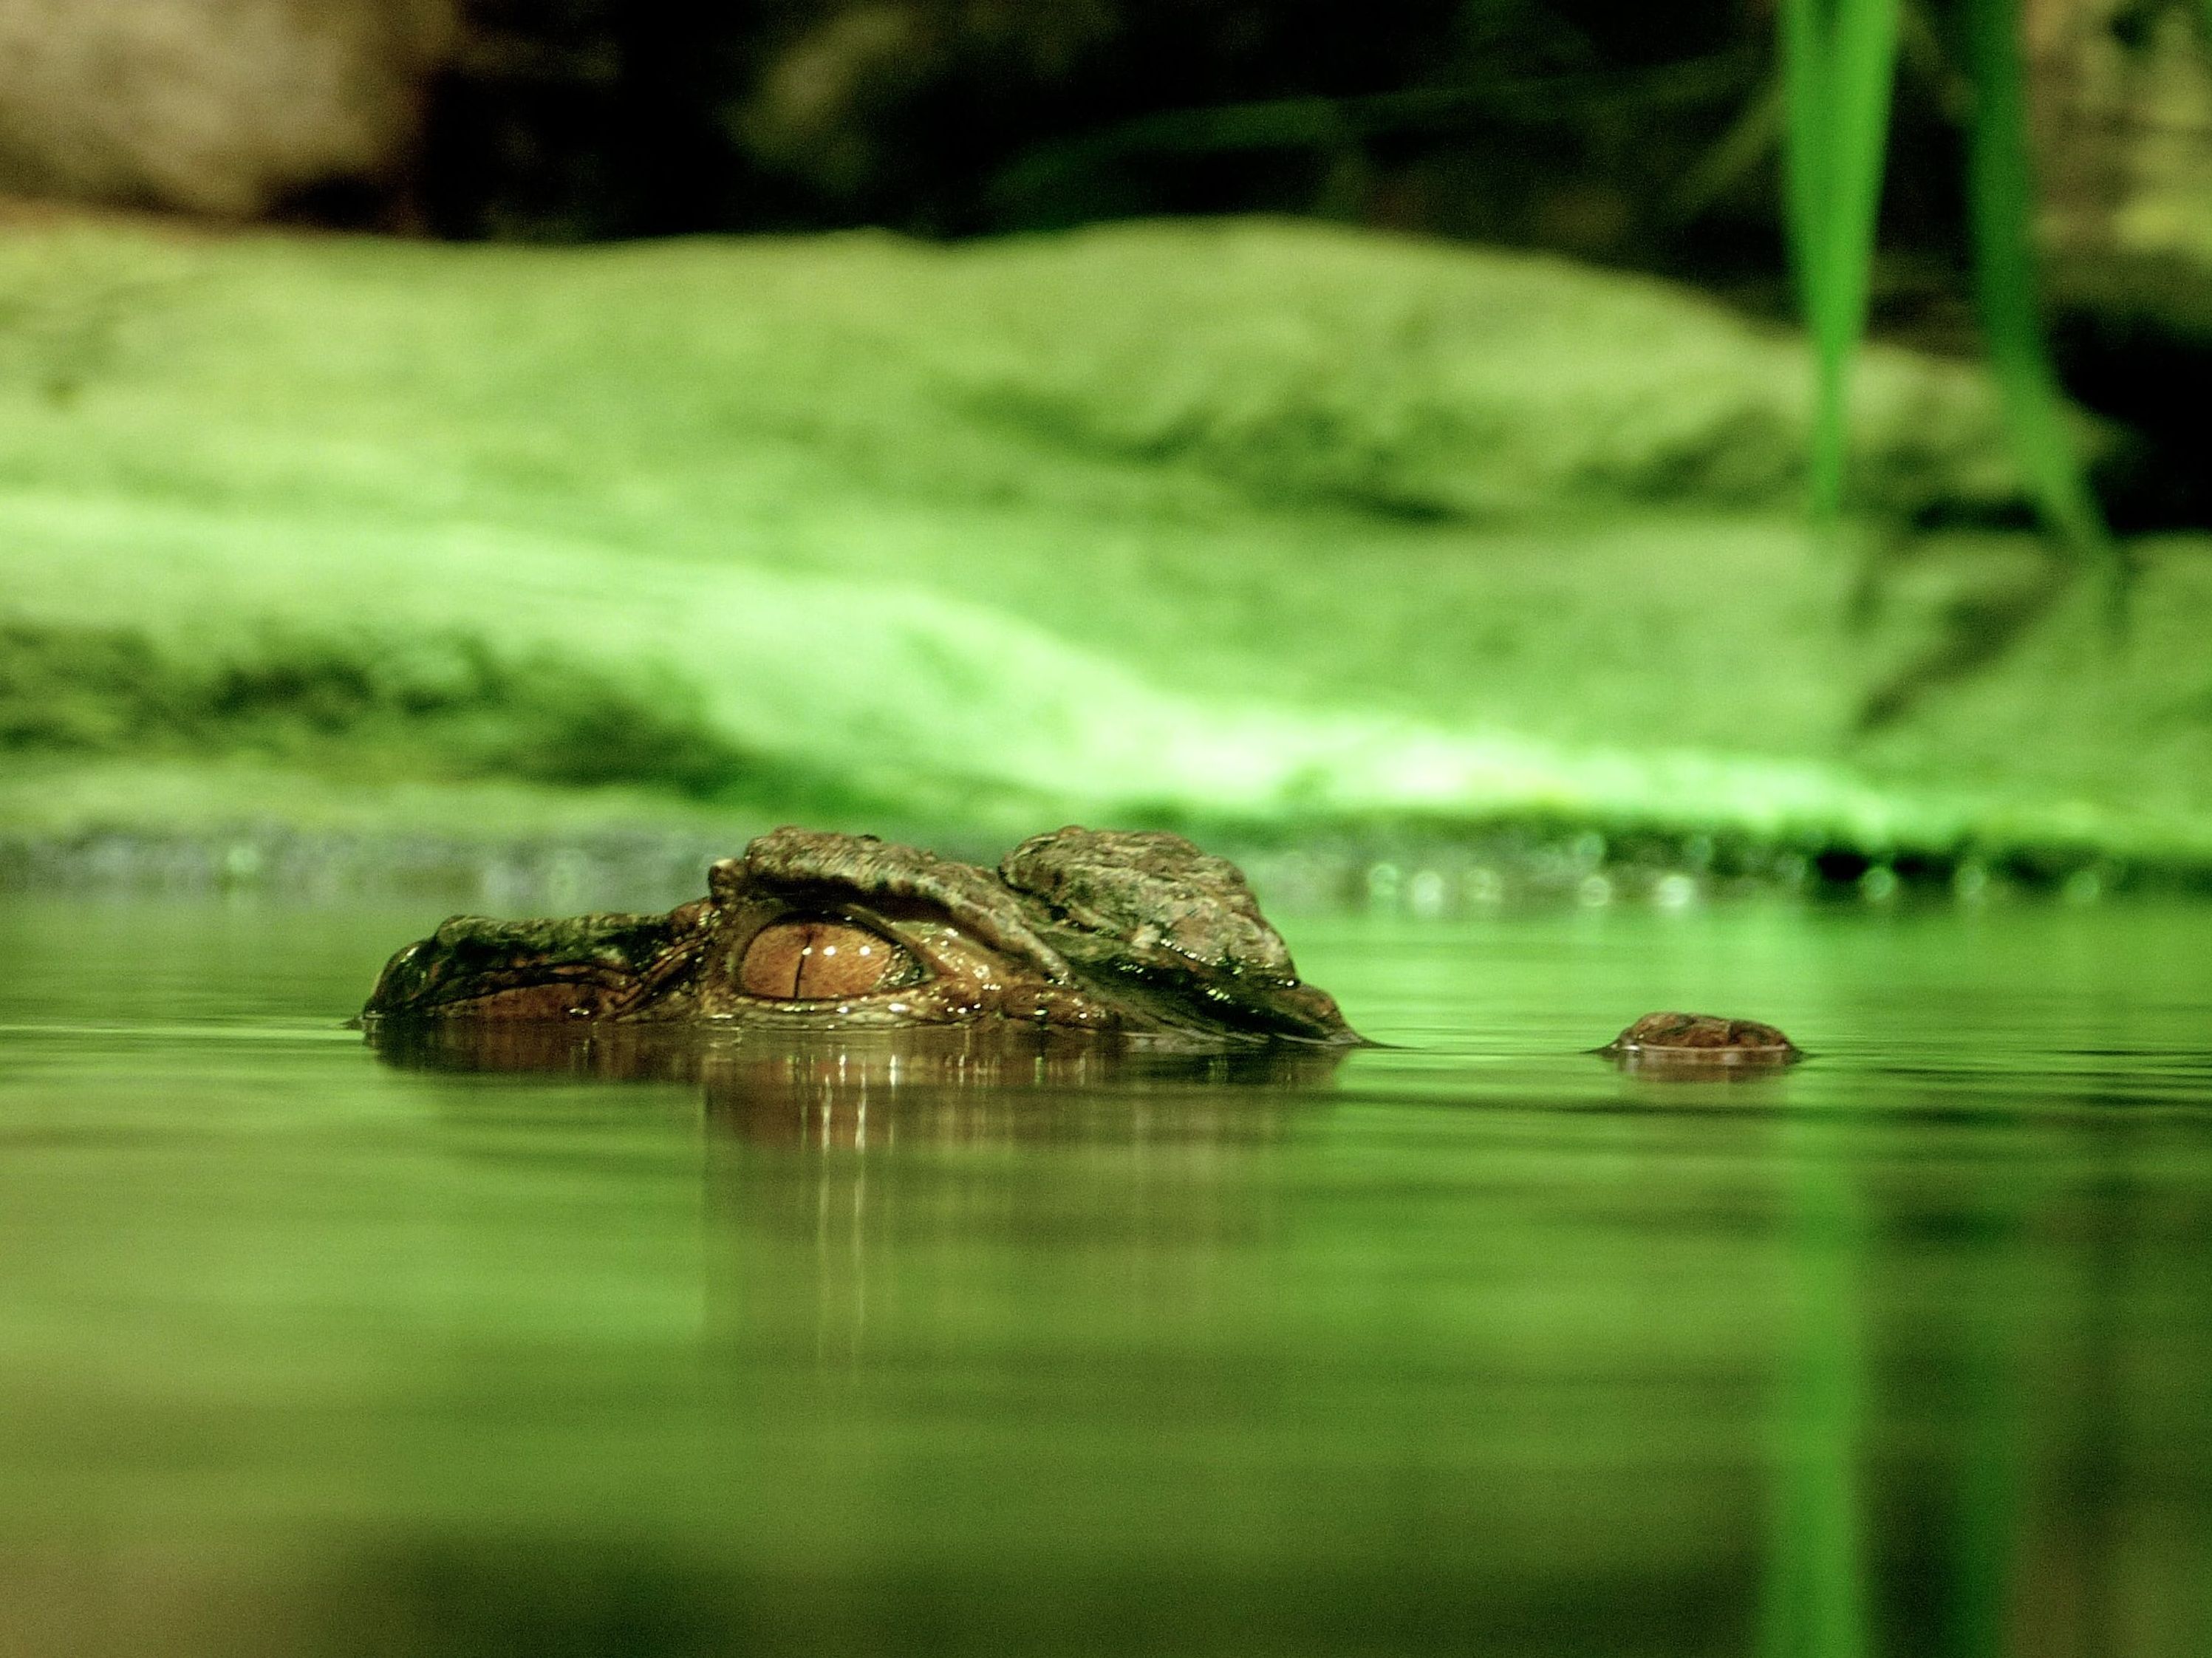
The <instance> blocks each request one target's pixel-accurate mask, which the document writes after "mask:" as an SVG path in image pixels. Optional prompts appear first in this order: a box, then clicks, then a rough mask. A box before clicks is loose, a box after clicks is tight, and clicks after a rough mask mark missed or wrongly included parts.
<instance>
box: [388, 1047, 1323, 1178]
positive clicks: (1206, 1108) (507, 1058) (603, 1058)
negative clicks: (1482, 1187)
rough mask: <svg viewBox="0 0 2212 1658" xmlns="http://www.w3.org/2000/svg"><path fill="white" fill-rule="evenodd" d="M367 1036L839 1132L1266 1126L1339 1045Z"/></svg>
mask: <svg viewBox="0 0 2212 1658" xmlns="http://www.w3.org/2000/svg"><path fill="white" fill-rule="evenodd" d="M370 1040H371V1041H372V1042H374V1045H375V1047H376V1050H377V1053H378V1055H379V1057H380V1058H381V1059H383V1060H385V1061H386V1063H388V1064H391V1065H394V1066H399V1067H400V1068H402V1069H404V1070H410V1071H426V1072H535V1073H539V1074H555V1075H559V1076H563V1077H570V1078H588V1079H591V1080H592V1081H623V1082H652V1083H676V1084H696V1086H697V1087H698V1089H699V1090H700V1094H701V1096H702V1100H703V1102H704V1104H705V1107H706V1113H707V1118H708V1121H710V1122H712V1123H714V1124H715V1125H716V1126H717V1127H720V1128H721V1129H723V1130H725V1131H726V1132H728V1133H731V1134H732V1135H733V1136H735V1137H736V1138H737V1139H741V1140H745V1141H750V1142H756V1143H768V1144H787V1145H800V1144H804V1145H815V1146H821V1147H830V1146H846V1147H850V1148H860V1147H866V1146H872V1145H874V1146H882V1147H885V1148H888V1147H890V1146H891V1145H896V1144H907V1143H921V1144H927V1143H932V1142H938V1143H944V1142H963V1143H964V1142H992V1143H1007V1142H1013V1141H1019V1140H1030V1139H1041V1140H1059V1139H1109V1140H1110V1139H1125V1138H1128V1137H1130V1136H1133V1135H1134V1136H1136V1137H1139V1138H1143V1139H1162V1140H1176V1141H1181V1142H1190V1141H1200V1142H1206V1143H1239V1142H1247V1141H1253V1140H1266V1139H1273V1138H1274V1137H1275V1136H1276V1135H1277V1134H1278V1133H1279V1132H1280V1130H1281V1127H1282V1126H1283V1124H1284V1121H1285V1114H1286V1112H1287V1111H1288V1110H1289V1109H1290V1106H1291V1101H1292V1100H1293V1099H1294V1098H1295V1097H1296V1096H1314V1095H1316V1094H1319V1093H1322V1092H1324V1091H1325V1090H1327V1089H1328V1086H1329V1084H1330V1082H1331V1080H1332V1079H1333V1078H1334V1075H1335V1072H1336V1068H1337V1066H1338V1064H1339V1063H1340V1061H1341V1060H1342V1059H1343V1057H1344V1051H1345V1050H1344V1048H1343V1047H1342V1046H1341V1045H1336V1046H1330V1045H1327V1044H1322V1043H1316V1042H1270V1043H1266V1044H1251V1043H1245V1044H1238V1045H1236V1046H1225V1045H1218V1044H1217V1045H1212V1046H1209V1047H1205V1048H1193V1047H1188V1046H1168V1047H1162V1046H1160V1045H1158V1044H1152V1043H1132V1042H1120V1041H1116V1040H1115V1039H1114V1038H1112V1037H1110V1036H1109V1037H1101V1036H1097V1035H1091V1034H1090V1033H1087V1032H1084V1031H1078V1030H1035V1029H1029V1028H1027V1027H1025V1026H1022V1025H1015V1024H1006V1023H987V1024H967V1025H951V1026H941V1027H939V1028H936V1029H921V1030H883V1031H862V1032H858V1033H855V1032H851V1031H840V1030H836V1029H831V1030H825V1031H819V1032H817V1031H807V1030H797V1031H791V1030H776V1031H759V1030H754V1029H747V1028H744V1027H742V1026H740V1027H738V1028H737V1029H723V1028H718V1027H714V1026H704V1027H702V1026H699V1025H686V1024H673V1023H658V1024H656V1023H648V1022H644V1021H640V1022H636V1023H623V1024H615V1025H606V1024H598V1023H583V1022H578V1023H566V1022H556V1021H552V1020H543V1019H446V1020H435V1021H415V1022H393V1023H380V1024H378V1025H376V1026H374V1027H373V1028H372V1029H371V1033H370ZM1162 1106H1169V1107H1171V1108H1169V1109H1158V1107H1162Z"/></svg>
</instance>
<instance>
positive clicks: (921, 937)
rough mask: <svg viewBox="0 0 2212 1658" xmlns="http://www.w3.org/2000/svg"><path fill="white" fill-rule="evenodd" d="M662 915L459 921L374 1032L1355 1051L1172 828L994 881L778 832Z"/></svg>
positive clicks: (852, 843)
mask: <svg viewBox="0 0 2212 1658" xmlns="http://www.w3.org/2000/svg"><path fill="white" fill-rule="evenodd" d="M707 884H708V896H706V897H705V898H702V899H697V900H695V901H694V902H690V903H688V904H684V905H682V906H681V907H679V908H676V909H674V910H671V911H670V912H669V913H668V914H665V915H584V916H579V917H576V918H574V919H573V920H556V921H491V920H484V919H483V918H482V917H478V916H456V917H455V918H453V920H449V921H447V923H446V924H445V925H444V926H441V927H440V928H439V929H438V930H437V932H435V933H433V934H432V935H431V936H430V937H429V938H425V939H423V940H422V941H421V942H420V943H418V944H410V945H409V946H408V947H407V948H406V949H404V950H401V951H400V952H399V953H398V955H397V956H395V957H392V960H391V962H390V963H388V964H387V965H386V968H385V969H384V973H383V975H382V976H381V977H380V979H378V981H377V983H376V988H375V990H374V993H372V994H371V995H370V997H369V999H368V1005H367V1006H366V1007H365V1008H363V1009H362V1021H363V1023H366V1024H368V1025H369V1026H370V1027H371V1028H374V1027H376V1026H377V1025H379V1024H380V1023H386V1022H390V1023H416V1022H422V1021H438V1022H445V1021H454V1020H465V1021H489V1020H496V1021H514V1020H527V1021H543V1020H555V1021H568V1020H592V1021H608V1020H612V1021H623V1022H645V1021H695V1022H701V1023H712V1024H718V1025H739V1026H765V1027H770V1028H775V1029H784V1030H793V1031H795V1030H807V1029H816V1030H821V1029H828V1030H841V1031H860V1030H870V1029H875V1030H882V1029H908V1028H913V1027H918V1026H932V1025H937V1026H942V1025H972V1024H980V1023H1006V1022H1011V1023H1018V1024H1021V1025H1026V1026H1033V1027H1042V1028H1046V1029H1085V1030H1097V1031H1118V1032H1125V1033H1136V1034H1149V1035H1160V1036H1164V1037H1168V1038H1171V1039H1182V1040H1183V1041H1186V1042H1192V1041H1195V1042H1204V1043H1224V1042H1228V1043H1250V1042H1274V1041H1291V1042H1319V1043H1327V1044H1336V1045H1348V1044H1354V1043H1357V1042H1359V1040H1360V1038H1359V1036H1358V1035H1357V1033H1355V1032H1354V1031H1353V1030H1352V1029H1351V1028H1350V1027H1349V1026H1348V1025H1346V1023H1345V1022H1344V1018H1343V1016H1342V1015H1341V1014H1340V1013H1339V1012H1338V1011H1337V1007H1336V1004H1335V1002H1334V1000H1332V999H1330V998H1329V997H1328V994H1327V993H1324V992H1322V991H1321V990H1318V989H1316V988H1315V987H1313V986H1311V985H1306V984H1301V983H1300V982H1299V981H1298V978H1297V972H1296V970H1295V969H1293V967H1292V966H1291V957H1290V952H1289V951H1288V950H1285V948H1284V945H1283V941H1282V939H1281V938H1280V937H1279V935H1278V934H1277V933H1276V932H1275V930H1274V929H1273V927H1272V926H1268V925H1267V920H1266V919H1265V918H1264V917H1263V916H1261V914H1260V909H1259V906H1258V904H1257V903H1255V902H1254V900H1253V896H1252V892H1251V889H1250V888H1249V887H1248V886H1247V885H1246V884H1245V882H1244V878H1243V875H1242V874H1240V873H1239V872H1237V868H1236V866H1235V865H1232V864H1231V863H1229V862H1228V861H1227V860H1226V859H1221V858H1213V857H1209V856H1207V855H1206V853H1201V852H1200V851H1199V849H1198V848H1197V847H1194V846H1192V845H1191V844H1190V842H1189V841H1185V840H1182V838H1180V837H1179V836H1176V835H1133V834H1116V833H1111V832H1094V831H1091V830H1089V829H1061V830H1060V831H1058V832H1057V833H1055V834H1052V835H1038V836H1036V837H1035V838H1034V839H1032V840H1030V841H1024V842H1023V843H1022V844H1021V845H1020V846H1018V847H1015V848H1014V850H1013V851H1012V853H1008V854H1007V856H1006V859H1004V861H1002V862H1001V863H1000V865H999V868H998V870H997V872H990V871H987V870H984V869H981V868H978V867H976V866H975V865H970V864H958V863H952V862H950V861H947V860H945V859H939V858H937V857H934V856H933V855H932V854H930V853H926V852H917V851H915V850H914V849H912V848H911V847H900V846H893V845H890V844H888V843H886V842H884V841H878V840H876V839H874V838H873V837H872V836H866V835H830V834H814V833H809V832H806V831H804V830H799V829H778V830H776V831H775V833H774V834H772V835H763V836H762V837H760V838H759V839H758V840H757V841H754V842H753V843H752V844H751V845H750V846H749V847H746V848H745V852H744V856H743V857H742V858H726V859H723V860H722V861H721V862H720V863H718V864H716V865H714V867H713V868H712V869H710V870H709V871H708V881H707Z"/></svg>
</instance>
